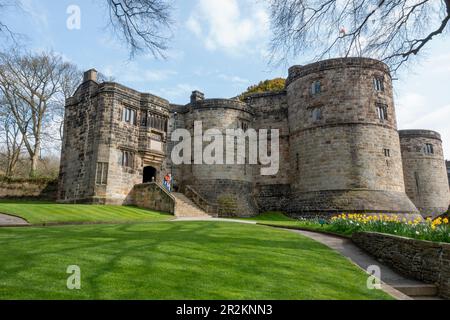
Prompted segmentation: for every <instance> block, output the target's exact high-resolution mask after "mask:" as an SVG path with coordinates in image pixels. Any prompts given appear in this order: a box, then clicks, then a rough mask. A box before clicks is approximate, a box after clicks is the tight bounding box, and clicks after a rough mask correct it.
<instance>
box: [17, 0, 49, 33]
mask: <svg viewBox="0 0 450 320" xmlns="http://www.w3.org/2000/svg"><path fill="white" fill-rule="evenodd" d="M20 6H21V8H22V9H23V10H24V11H25V12H26V13H28V14H29V15H30V16H31V19H32V20H33V22H34V23H35V25H36V26H38V28H40V29H42V30H43V29H47V28H48V13H47V12H46V10H45V9H44V8H43V7H42V6H41V5H40V4H38V1H32V0H20Z"/></svg>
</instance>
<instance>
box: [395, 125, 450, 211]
mask: <svg viewBox="0 0 450 320" xmlns="http://www.w3.org/2000/svg"><path fill="white" fill-rule="evenodd" d="M399 133H400V143H401V148H402V157H403V166H404V177H405V186H406V193H407V194H408V196H409V198H410V199H411V200H412V201H413V202H414V204H415V205H416V206H417V208H419V210H420V212H421V213H422V215H423V216H425V217H436V216H438V215H440V214H442V213H444V212H446V211H447V209H448V207H449V202H450V193H449V188H448V185H449V183H448V177H447V175H446V166H445V160H444V153H443V150H442V141H441V135H440V134H439V133H437V132H434V131H429V130H401V131H400V132H399Z"/></svg>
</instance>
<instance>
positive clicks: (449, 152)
mask: <svg viewBox="0 0 450 320" xmlns="http://www.w3.org/2000/svg"><path fill="white" fill-rule="evenodd" d="M397 117H398V119H399V128H400V129H426V130H434V131H437V132H439V133H440V134H441V136H442V143H443V147H444V154H445V157H446V158H447V159H450V126H449V120H450V104H449V105H444V106H442V107H434V108H433V109H430V107H429V101H427V99H426V98H425V96H423V95H420V94H418V93H415V92H409V93H406V94H405V95H404V96H402V97H401V98H400V99H398V104H397Z"/></svg>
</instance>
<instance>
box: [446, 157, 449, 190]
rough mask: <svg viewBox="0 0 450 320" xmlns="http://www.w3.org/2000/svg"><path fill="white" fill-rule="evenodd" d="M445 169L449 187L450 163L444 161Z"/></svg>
mask: <svg viewBox="0 0 450 320" xmlns="http://www.w3.org/2000/svg"><path fill="white" fill-rule="evenodd" d="M445 167H446V168H447V178H448V185H449V187H450V161H447V160H446V161H445Z"/></svg>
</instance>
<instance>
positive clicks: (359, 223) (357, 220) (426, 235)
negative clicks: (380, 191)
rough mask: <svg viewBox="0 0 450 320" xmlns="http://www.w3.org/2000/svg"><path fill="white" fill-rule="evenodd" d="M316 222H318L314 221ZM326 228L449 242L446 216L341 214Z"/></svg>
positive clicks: (334, 230)
mask: <svg viewBox="0 0 450 320" xmlns="http://www.w3.org/2000/svg"><path fill="white" fill-rule="evenodd" d="M316 223H319V221H318V222H316ZM326 224H327V225H326V230H327V231H332V232H337V233H342V234H353V233H356V232H380V233H387V234H393V235H398V236H403V237H408V238H413V239H419V240H428V241H434V242H450V225H449V219H448V218H437V219H435V220H432V219H427V220H426V221H423V220H422V219H415V220H408V219H406V218H405V217H402V216H401V215H385V214H379V215H365V214H341V215H338V216H335V217H333V218H332V219H331V220H330V221H328V222H327V223H326Z"/></svg>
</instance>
